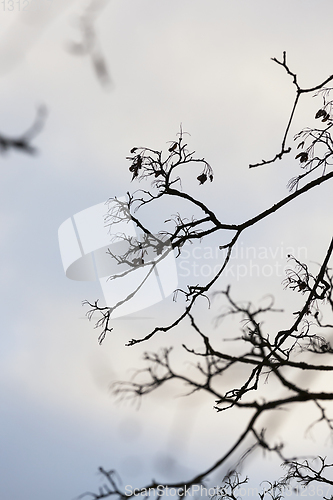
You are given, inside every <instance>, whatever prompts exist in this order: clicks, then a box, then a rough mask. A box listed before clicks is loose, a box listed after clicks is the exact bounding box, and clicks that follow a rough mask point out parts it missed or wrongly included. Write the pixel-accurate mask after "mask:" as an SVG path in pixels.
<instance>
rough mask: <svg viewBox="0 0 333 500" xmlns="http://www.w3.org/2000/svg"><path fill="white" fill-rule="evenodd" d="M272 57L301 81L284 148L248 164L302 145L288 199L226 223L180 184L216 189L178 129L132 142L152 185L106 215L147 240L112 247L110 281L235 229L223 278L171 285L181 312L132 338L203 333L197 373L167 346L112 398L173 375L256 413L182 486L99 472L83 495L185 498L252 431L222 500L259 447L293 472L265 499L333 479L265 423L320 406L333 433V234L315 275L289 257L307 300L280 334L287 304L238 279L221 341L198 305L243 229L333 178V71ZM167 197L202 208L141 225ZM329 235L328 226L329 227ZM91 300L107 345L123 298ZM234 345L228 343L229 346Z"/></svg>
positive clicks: (265, 163)
mask: <svg viewBox="0 0 333 500" xmlns="http://www.w3.org/2000/svg"><path fill="white" fill-rule="evenodd" d="M273 61H274V62H275V63H277V64H278V65H279V66H281V67H282V68H283V69H284V70H285V72H286V73H287V75H289V76H291V78H292V85H293V86H294V87H295V99H294V102H293V105H292V109H291V112H290V115H289V117H288V119H287V125H286V128H285V131H284V134H283V138H282V143H281V148H280V149H279V151H278V153H276V154H275V155H273V156H272V159H270V160H262V161H260V162H257V163H254V164H250V168H255V167H262V168H269V166H270V164H271V163H273V162H276V161H277V160H281V159H282V158H283V157H284V156H285V155H287V154H289V153H291V152H292V151H293V150H295V148H296V153H294V154H295V160H296V161H298V162H299V166H300V173H299V174H298V175H297V176H296V177H294V178H292V179H291V180H290V181H289V183H288V188H289V194H288V195H286V196H285V197H284V198H282V199H280V200H279V201H278V202H275V203H274V204H272V205H270V206H269V207H268V208H267V209H265V210H264V211H262V212H260V213H258V214H257V215H256V216H254V217H251V218H249V219H247V220H244V221H243V222H241V223H233V222H230V221H225V220H223V219H221V216H220V215H219V214H217V213H215V212H214V211H213V210H212V209H211V208H210V207H209V206H208V204H206V203H204V202H202V201H201V200H200V199H198V198H197V197H194V196H193V195H191V194H190V193H188V192H186V191H185V190H183V188H182V185H183V183H182V178H183V176H195V177H196V180H197V182H198V183H199V185H203V184H205V183H213V184H212V185H214V173H213V168H212V167H211V165H210V164H209V163H208V162H207V161H206V160H205V159H204V158H197V157H196V155H195V152H194V151H191V150H189V149H188V146H187V144H186V142H185V135H184V132H183V131H182V129H181V130H180V133H179V134H178V137H177V139H176V140H175V141H172V142H171V144H170V147H169V148H168V150H167V151H166V152H163V151H159V150H155V149H151V148H149V147H133V148H132V149H131V152H130V153H131V154H130V156H129V157H128V160H129V161H130V167H129V171H130V174H131V176H132V181H133V182H142V183H143V182H146V183H147V182H148V183H149V187H148V188H145V189H140V190H138V191H135V192H134V193H128V194H127V200H126V202H123V201H119V200H115V201H116V202H117V203H116V209H115V205H114V204H113V205H112V209H110V211H109V213H108V215H107V219H106V220H107V221H108V222H109V223H116V222H117V220H126V219H131V220H132V221H133V222H134V223H135V224H136V226H137V228H138V230H139V232H140V233H141V236H140V238H130V237H128V238H127V239H126V238H125V236H124V239H126V243H127V247H126V252H124V253H122V254H120V255H116V254H114V253H112V252H111V251H110V254H111V255H110V258H113V259H116V261H117V262H118V264H119V265H120V266H123V267H122V269H123V268H124V266H125V270H124V271H122V272H121V273H120V274H119V275H117V276H113V277H112V278H113V279H116V278H121V277H122V276H124V275H125V274H128V273H131V272H133V271H135V269H137V267H138V266H141V267H146V268H147V270H148V272H152V271H153V269H154V268H155V266H156V265H157V263H158V262H159V261H160V260H162V259H163V258H165V255H167V254H168V253H169V252H171V251H174V252H175V254H176V257H177V256H180V255H181V253H182V251H183V246H184V244H185V243H188V242H194V241H202V240H204V239H205V238H206V237H208V236H209V235H212V234H214V233H219V232H226V233H227V234H228V235H229V237H228V242H227V243H225V244H223V245H220V247H219V248H220V250H221V253H222V251H224V257H223V259H222V262H221V265H220V267H219V269H218V270H217V272H216V273H215V275H214V276H213V277H212V278H209V279H208V280H207V282H206V283H205V284H203V285H202V284H201V285H199V284H197V283H189V284H188V285H187V288H185V289H178V290H176V291H175V295H177V294H183V296H184V297H185V307H184V310H183V312H182V313H181V314H180V315H179V316H178V317H176V318H175V319H173V320H172V321H170V323H169V324H167V325H162V326H156V327H155V328H154V329H153V330H152V331H149V332H147V334H146V335H144V336H143V337H140V338H132V339H130V340H129V341H128V343H127V345H128V346H134V345H136V344H139V343H143V342H148V341H149V339H151V338H152V337H154V336H158V334H159V332H168V331H170V330H172V329H174V328H176V327H177V326H178V325H180V324H181V323H182V322H188V323H189V324H190V325H191V328H192V330H193V336H194V338H195V339H196V345H197V340H198V339H200V342H201V348H197V347H196V348H194V347H192V346H191V345H188V342H187V343H186V344H185V343H183V349H184V351H185V352H186V353H187V355H190V356H191V357H192V358H193V360H194V365H195V368H196V373H195V374H193V373H191V374H190V375H189V374H188V372H187V371H186V370H185V369H184V370H183V371H182V370H179V368H176V367H175V366H174V363H173V359H172V357H173V352H172V348H170V347H163V348H161V349H160V350H159V351H158V352H146V353H145V354H144V359H145V362H146V369H145V370H144V371H143V372H142V370H140V371H138V373H137V375H138V376H137V378H134V379H132V380H131V381H127V382H117V383H115V384H114V385H113V390H114V393H115V395H117V396H120V397H137V398H142V397H144V396H145V395H146V394H148V393H151V392H154V391H156V390H158V389H159V388H160V387H161V386H163V385H165V384H168V383H169V382H170V381H172V380H177V381H179V383H181V384H185V385H186V386H187V387H189V388H190V393H194V392H198V391H204V392H207V393H209V394H210V395H211V396H212V398H213V400H214V401H215V405H214V409H215V411H216V412H218V413H223V412H226V411H228V412H231V411H234V410H235V409H245V410H248V411H247V412H244V413H246V415H248V412H250V416H249V417H248V418H247V419H246V418H244V420H243V423H242V426H243V428H242V431H241V432H240V434H239V436H238V437H237V439H236V440H235V442H234V443H233V444H232V446H231V447H230V448H229V449H228V450H227V451H226V452H225V453H223V454H222V455H221V456H220V458H219V459H218V460H217V461H215V462H214V463H212V464H208V465H207V467H206V469H204V470H202V471H200V472H198V473H197V474H196V475H194V476H193V477H190V478H184V479H183V480H182V481H177V482H174V483H163V482H162V483H161V482H157V481H156V480H153V481H152V482H151V483H150V484H146V485H144V486H141V485H138V489H137V490H136V492H133V491H131V492H130V493H128V492H126V491H125V490H124V489H123V488H122V487H121V483H120V482H119V480H118V477H117V475H116V473H115V471H113V470H112V471H108V470H107V469H105V468H100V469H99V470H100V472H101V474H102V475H103V478H104V479H105V484H104V485H103V486H101V487H100V489H99V491H98V492H95V493H90V492H87V493H84V494H83V495H82V496H81V497H84V496H90V497H91V498H93V499H95V500H97V499H102V498H109V497H112V496H115V497H118V498H129V497H131V496H137V495H138V494H142V495H149V494H153V492H154V494H155V492H156V491H157V488H158V486H159V485H163V487H164V491H167V489H168V488H169V489H170V488H174V489H175V490H176V492H177V495H178V497H182V496H186V495H187V494H188V491H189V488H191V487H193V486H195V485H205V484H207V483H206V482H207V480H208V478H209V476H210V474H211V473H212V472H213V471H216V470H217V469H218V468H219V467H221V466H222V465H223V464H225V463H226V461H227V460H229V459H230V457H232V456H235V453H236V451H239V450H240V448H241V445H243V444H244V442H245V440H247V439H248V438H249V437H251V438H252V445H251V446H250V447H249V448H248V449H247V451H246V452H245V453H244V454H243V455H242V457H241V459H240V460H238V461H237V463H235V465H234V467H233V468H231V469H230V470H229V472H228V474H227V475H226V476H225V478H224V480H223V481H222V483H221V484H220V485H219V489H218V490H217V491H216V493H215V495H214V496H216V497H218V498H220V499H235V498H237V494H238V493H237V491H239V490H238V489H239V488H240V487H241V486H242V485H243V484H245V483H246V482H247V478H242V476H241V475H240V472H239V470H238V467H239V465H240V463H242V462H243V461H244V460H246V459H247V457H248V456H249V455H250V454H251V453H252V452H253V451H254V450H255V449H263V450H264V451H266V452H269V453H272V454H275V455H277V456H278V458H279V460H280V461H281V463H282V464H283V467H284V468H285V473H284V475H283V476H282V477H281V478H277V480H276V481H275V482H273V483H272V482H267V483H265V484H263V486H262V490H261V491H258V498H261V499H263V498H266V496H267V498H273V499H278V498H283V496H284V495H285V494H286V491H288V488H291V487H295V485H297V484H299V485H302V486H306V487H309V488H311V487H314V486H316V487H317V486H318V485H319V486H320V487H322V486H323V485H326V486H327V487H329V486H331V485H333V463H331V462H330V461H329V460H327V458H325V457H321V456H319V455H317V456H314V457H301V456H299V455H297V454H295V455H294V456H289V455H287V454H286V452H285V449H284V444H283V442H272V440H271V439H269V438H267V437H266V436H267V430H265V429H264V428H263V427H262V424H261V420H262V417H263V416H264V415H267V414H269V413H270V412H272V411H274V410H282V409H286V408H293V407H295V406H296V405H298V404H302V405H304V406H306V407H308V405H312V406H313V407H314V408H315V409H316V411H317V414H318V417H317V419H315V420H314V421H313V422H312V424H311V426H315V425H317V424H318V423H324V424H325V425H326V426H327V429H328V432H329V433H332V431H333V416H332V414H331V412H332V404H331V402H332V400H333V392H332V388H331V386H330V383H329V378H328V377H329V376H330V374H331V373H332V371H333V365H332V362H331V356H332V354H333V346H332V345H331V343H330V340H329V337H330V335H331V333H332V329H333V319H332V313H333V295H332V294H333V273H332V269H331V268H330V262H331V258H332V253H333V237H332V239H331V241H330V243H329V245H328V246H327V249H326V252H325V253H323V255H319V256H311V257H312V258H317V259H320V265H319V270H318V268H317V267H316V265H315V264H309V263H307V262H302V261H301V260H300V259H299V258H298V257H296V256H294V255H289V256H288V258H289V267H288V270H287V273H286V276H285V279H284V281H283V283H282V286H284V287H285V288H289V289H290V290H293V291H294V292H296V293H298V294H300V296H301V297H302V306H301V307H300V309H299V310H298V311H296V312H294V313H293V315H292V316H288V315H285V316H284V317H283V320H284V322H285V325H286V326H285V327H284V329H276V330H274V329H273V328H272V327H271V326H270V327H269V328H267V327H266V325H265V323H264V321H263V318H265V317H266V316H267V315H271V314H282V313H283V311H282V310H281V309H277V308H275V307H274V301H273V299H268V301H267V302H266V305H264V306H257V305H255V304H253V303H252V302H251V300H250V299H251V298H249V301H248V302H245V303H244V302H242V303H240V302H238V301H237V300H236V299H235V298H234V296H233V292H232V288H231V286H227V287H226V288H225V289H224V290H221V291H219V292H216V291H215V292H214V293H215V294H219V295H220V296H222V297H223V298H224V301H225V303H226V304H227V306H226V307H225V309H224V311H223V312H222V313H221V314H220V315H219V317H218V324H219V328H218V329H216V332H217V333H216V337H215V338H214V336H213V335H211V334H207V333H206V332H205V329H204V327H203V326H200V323H202V322H201V321H199V320H198V318H196V315H195V310H194V304H195V303H196V302H197V300H198V298H201V297H205V298H206V299H207V301H208V304H209V301H210V295H209V294H210V292H211V291H212V288H213V286H218V283H219V278H220V277H221V276H222V275H223V273H224V272H225V270H226V269H227V267H228V264H229V262H230V258H231V256H232V252H233V251H234V249H235V246H236V243H237V242H238V241H239V240H240V238H241V237H242V235H243V233H244V232H245V231H250V230H251V229H252V228H253V227H254V226H255V225H256V224H257V223H258V222H259V221H261V220H263V219H266V218H268V217H270V216H271V215H272V214H273V213H274V212H277V211H279V210H280V209H281V208H282V207H285V206H286V205H289V204H291V203H292V202H293V200H295V199H296V198H299V197H300V196H306V194H307V193H308V192H310V191H312V190H313V189H317V188H318V189H320V186H321V185H322V184H323V183H326V182H328V181H329V180H330V179H331V178H332V177H333V170H332V168H331V167H332V160H333V141H332V126H333V117H332V106H333V99H332V98H331V93H332V90H333V89H332V88H331V87H329V86H328V84H329V83H330V82H331V81H332V80H333V75H331V76H329V77H328V78H326V79H325V80H324V81H322V82H319V83H315V84H314V85H313V86H312V87H311V88H302V87H301V86H300V84H299V83H298V76H297V75H296V74H295V73H294V72H293V71H292V70H291V69H290V68H289V65H288V63H287V58H286V53H285V52H284V53H283V57H282V59H281V60H279V59H276V58H274V59H273ZM306 93H307V94H308V93H312V94H314V96H315V97H316V99H317V100H319V101H320V104H319V105H318V111H317V113H316V115H315V118H316V120H317V123H318V125H317V127H315V128H313V127H310V128H304V129H303V130H301V131H300V132H299V133H298V134H297V135H296V136H295V137H294V142H295V145H294V144H293V143H292V141H291V140H290V137H289V134H290V129H291V124H292V122H293V120H294V116H295V112H296V110H297V108H298V107H299V106H300V102H301V99H300V98H301V96H302V95H303V94H306ZM188 167H189V168H188ZM194 167H197V168H194ZM184 172H185V174H184ZM194 172H195V173H194ZM162 197H168V198H169V199H170V200H177V199H182V200H183V201H185V202H186V203H187V204H188V206H189V207H192V209H193V213H195V214H198V213H199V214H200V215H196V216H194V215H193V217H191V218H186V217H184V216H182V215H181V214H180V213H177V214H176V215H173V216H171V217H170V218H169V219H168V221H167V223H168V225H167V229H163V230H161V231H159V232H158V233H156V232H154V231H153V230H150V229H149V227H147V225H146V224H145V223H143V222H142V220H141V219H140V216H139V215H138V213H140V209H141V208H142V207H144V206H146V205H149V206H150V207H151V209H153V208H152V207H153V205H154V203H155V202H156V201H157V200H159V199H160V198H162ZM295 222H296V221H295ZM171 223H172V224H171ZM170 226H172V229H171V230H170ZM326 230H327V231H329V228H326ZM136 291H137V290H135V291H133V293H135V292H136ZM132 296H133V294H130V295H128V297H127V299H125V300H131V298H132ZM86 303H87V304H88V305H89V312H88V315H89V317H90V318H92V317H95V315H99V316H98V319H97V323H96V326H97V328H98V329H100V335H99V342H100V343H102V342H103V340H104V338H105V336H106V335H107V334H108V333H109V332H111V331H112V329H113V327H112V313H113V311H114V310H115V309H116V308H117V307H118V306H119V305H120V304H119V303H118V304H115V305H114V306H113V307H102V306H99V304H98V301H96V302H94V303H91V302H86ZM230 316H233V317H236V318H239V322H240V324H241V332H242V333H241V335H240V336H239V335H238V336H235V337H234V338H233V339H232V342H228V344H226V343H224V344H223V348H222V347H221V342H220V341H219V339H220V337H221V329H222V334H223V323H222V321H223V320H224V319H225V318H227V317H230ZM163 338H165V337H163ZM231 344H232V347H230V348H229V347H228V346H229V345H231ZM226 345H227V347H226ZM235 346H236V347H235ZM235 353H237V354H235ZM235 370H238V371H239V373H240V374H241V377H242V382H241V383H240V384H238V385H234V378H233V377H232V376H229V377H226V374H229V373H233V372H235ZM306 373H310V374H314V373H321V374H326V376H327V383H326V384H324V385H323V388H322V390H315V389H313V388H311V384H307V382H303V375H304V374H306ZM304 380H307V379H304ZM222 381H223V383H222ZM226 381H227V383H228V384H229V387H228V389H227V390H225V384H226ZM264 383H268V384H277V385H278V387H279V391H272V392H271V393H270V396H269V397H267V393H266V394H265V398H263V397H262V396H261V389H262V386H263V384H264ZM275 392H278V394H279V396H278V397H275V396H274V393H275ZM238 418H240V417H238ZM262 479H263V480H264V479H265V478H262ZM309 491H310V490H309ZM311 491H312V490H311ZM313 491H314V494H315V493H316V492H317V496H318V494H319V495H320V492H322V494H323V495H324V491H323V490H313ZM318 492H319V493H318ZM309 494H310V493H309ZM311 494H312V493H311ZM323 498H327V497H325V496H323ZM330 498H333V496H331V497H330Z"/></svg>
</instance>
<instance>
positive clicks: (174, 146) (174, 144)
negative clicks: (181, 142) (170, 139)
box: [169, 142, 178, 153]
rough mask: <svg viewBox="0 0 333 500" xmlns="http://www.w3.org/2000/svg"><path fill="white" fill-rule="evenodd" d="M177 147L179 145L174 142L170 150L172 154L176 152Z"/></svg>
mask: <svg viewBox="0 0 333 500" xmlns="http://www.w3.org/2000/svg"><path fill="white" fill-rule="evenodd" d="M177 145H178V142H174V143H173V144H172V146H171V147H170V148H169V152H170V153H172V151H174V150H175V149H176V147H177Z"/></svg>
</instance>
